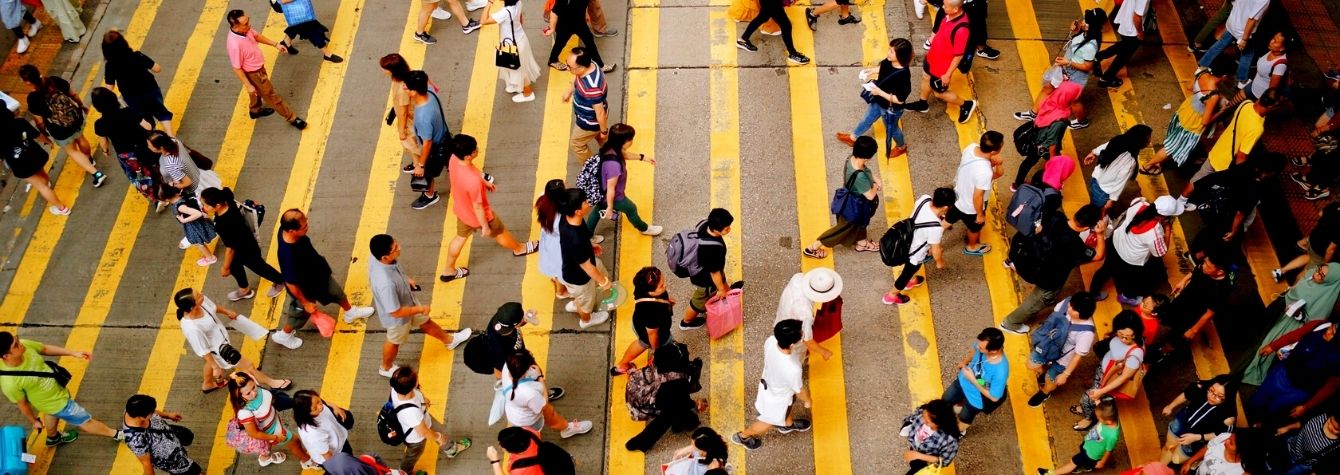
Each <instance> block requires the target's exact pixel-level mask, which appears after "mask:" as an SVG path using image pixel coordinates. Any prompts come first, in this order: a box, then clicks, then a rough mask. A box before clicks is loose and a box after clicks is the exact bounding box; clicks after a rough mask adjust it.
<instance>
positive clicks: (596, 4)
mask: <svg viewBox="0 0 1340 475" xmlns="http://www.w3.org/2000/svg"><path fill="white" fill-rule="evenodd" d="M549 11H553V7H552V6H550V8H549ZM546 17H548V15H547V14H546ZM586 23H587V24H588V25H590V26H591V35H592V36H595V37H596V38H608V37H612V36H615V35H618V34H619V30H617V29H614V28H609V25H608V23H609V22H607V21H606V20H605V9H604V8H603V7H602V6H601V4H600V0H590V1H589V2H587V4H586Z"/></svg>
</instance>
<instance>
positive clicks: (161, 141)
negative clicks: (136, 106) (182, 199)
mask: <svg viewBox="0 0 1340 475" xmlns="http://www.w3.org/2000/svg"><path fill="white" fill-rule="evenodd" d="M148 147H149V151H150V152H152V153H154V154H158V174H159V176H161V177H162V178H163V183H164V184H166V185H169V186H171V187H172V188H176V189H179V190H182V192H183V193H185V192H191V193H194V194H196V195H199V194H200V193H201V192H203V191H205V190H206V189H208V188H223V183H222V182H221V181H220V180H219V175H218V174H216V173H214V172H213V171H212V170H201V169H200V167H199V166H197V165H196V164H195V157H192V156H191V148H190V147H187V146H186V145H185V144H183V143H181V139H178V138H175V137H172V136H171V135H168V134H167V133H166V132H163V131H161V130H154V131H151V132H149V140H148ZM158 199H159V200H162V201H167V202H171V200H170V199H169V198H167V197H165V196H159V197H158ZM182 242H186V240H185V239H183V240H182ZM186 247H187V244H183V245H182V249H186Z"/></svg>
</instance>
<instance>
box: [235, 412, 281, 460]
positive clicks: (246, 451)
mask: <svg viewBox="0 0 1340 475" xmlns="http://www.w3.org/2000/svg"><path fill="white" fill-rule="evenodd" d="M224 443H226V444H228V446H229V447H232V448H233V450H236V451H237V452H238V453H240V454H243V455H261V454H268V453H270V443H269V442H266V441H264V440H260V439H255V438H252V437H251V435H250V434H247V429H246V428H244V427H242V423H241V422H238V421H237V418H236V417H234V418H233V419H232V420H230V421H228V430H227V431H226V432H225V433H224Z"/></svg>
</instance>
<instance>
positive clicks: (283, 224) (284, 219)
mask: <svg viewBox="0 0 1340 475" xmlns="http://www.w3.org/2000/svg"><path fill="white" fill-rule="evenodd" d="M302 217H303V214H302V210H300V209H298V208H289V209H287V210H285V211H284V214H281V215H279V231H280V232H284V231H297V230H298V229H299V228H301V227H302V223H301V222H299V221H298V220H299V219H302Z"/></svg>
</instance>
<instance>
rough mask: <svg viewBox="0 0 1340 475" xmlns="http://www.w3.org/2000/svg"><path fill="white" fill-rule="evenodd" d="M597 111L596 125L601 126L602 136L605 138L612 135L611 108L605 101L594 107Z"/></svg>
mask: <svg viewBox="0 0 1340 475" xmlns="http://www.w3.org/2000/svg"><path fill="white" fill-rule="evenodd" d="M592 109H594V110H595V111H596V123H597V124H600V136H601V137H605V136H608V135H609V133H610V126H609V121H608V119H609V106H608V105H607V104H605V102H604V101H601V102H600V103H597V104H596V105H595V107H592Z"/></svg>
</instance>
